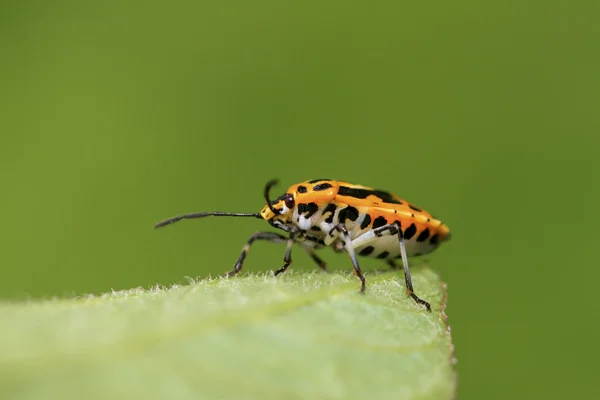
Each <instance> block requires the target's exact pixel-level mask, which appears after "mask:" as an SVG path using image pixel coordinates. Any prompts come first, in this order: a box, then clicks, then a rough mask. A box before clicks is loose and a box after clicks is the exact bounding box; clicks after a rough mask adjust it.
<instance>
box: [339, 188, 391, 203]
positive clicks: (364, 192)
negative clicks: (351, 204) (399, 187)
mask: <svg viewBox="0 0 600 400" xmlns="http://www.w3.org/2000/svg"><path fill="white" fill-rule="evenodd" d="M338 194H339V195H341V196H348V197H354V198H355V199H366V198H367V197H369V196H371V195H373V196H376V197H379V198H380V199H381V201H383V202H384V203H393V204H402V202H401V201H400V200H398V199H396V198H395V197H394V196H393V195H392V194H391V193H388V192H384V191H383V190H371V189H360V188H351V187H348V186H340V188H339V190H338Z"/></svg>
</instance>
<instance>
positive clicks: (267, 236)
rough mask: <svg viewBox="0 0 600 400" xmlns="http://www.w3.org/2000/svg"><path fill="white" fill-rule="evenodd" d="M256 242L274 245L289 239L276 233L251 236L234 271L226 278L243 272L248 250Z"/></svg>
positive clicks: (259, 233)
mask: <svg viewBox="0 0 600 400" xmlns="http://www.w3.org/2000/svg"><path fill="white" fill-rule="evenodd" d="M255 240H267V241H269V242H273V243H286V242H287V240H288V239H287V238H286V237H285V236H282V235H280V234H278V233H275V232H256V233H255V234H254V235H252V236H250V239H248V242H246V244H245V245H244V248H243V249H242V253H241V254H240V256H239V258H238V260H237V261H236V263H235V265H234V266H233V269H232V270H231V271H229V272H228V273H226V274H225V275H224V276H226V277H230V276H232V275H235V274H237V273H238V272H240V271H241V270H242V265H243V264H244V259H245V258H246V254H248V250H250V246H251V245H252V243H254V241H255Z"/></svg>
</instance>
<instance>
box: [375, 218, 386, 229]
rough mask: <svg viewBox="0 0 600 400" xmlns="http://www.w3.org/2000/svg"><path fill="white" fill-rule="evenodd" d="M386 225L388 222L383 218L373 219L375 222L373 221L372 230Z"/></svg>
mask: <svg viewBox="0 0 600 400" xmlns="http://www.w3.org/2000/svg"><path fill="white" fill-rule="evenodd" d="M387 223H388V222H387V220H386V219H385V218H384V217H381V216H379V217H377V218H375V221H373V229H377V228H380V227H382V226H384V225H387Z"/></svg>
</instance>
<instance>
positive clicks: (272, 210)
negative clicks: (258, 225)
mask: <svg viewBox="0 0 600 400" xmlns="http://www.w3.org/2000/svg"><path fill="white" fill-rule="evenodd" d="M278 182H279V181H278V180H277V179H272V180H270V181H269V182H267V184H266V185H265V191H264V197H265V200H266V202H267V204H266V205H265V206H264V207H263V209H262V210H261V212H260V216H261V217H263V219H265V220H266V221H269V222H270V223H271V224H274V223H276V222H283V223H285V222H287V221H288V220H289V219H290V218H291V216H292V214H293V213H294V207H295V206H296V199H295V198H294V194H293V193H289V192H286V193H284V194H282V195H281V196H279V197H278V198H276V199H275V200H272V201H271V199H270V192H271V188H272V187H273V186H275V185H277V183H278Z"/></svg>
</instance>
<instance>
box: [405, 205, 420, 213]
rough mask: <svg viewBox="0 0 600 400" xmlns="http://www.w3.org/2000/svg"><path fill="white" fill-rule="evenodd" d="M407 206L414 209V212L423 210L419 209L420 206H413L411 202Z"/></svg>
mask: <svg viewBox="0 0 600 400" xmlns="http://www.w3.org/2000/svg"><path fill="white" fill-rule="evenodd" d="M408 206H409V207H410V209H411V210H414V211H416V212H421V211H423V210H421V209H420V208H418V207H415V206H413V205H412V204H409V205H408Z"/></svg>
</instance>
